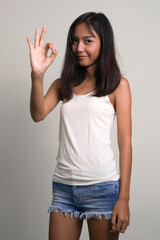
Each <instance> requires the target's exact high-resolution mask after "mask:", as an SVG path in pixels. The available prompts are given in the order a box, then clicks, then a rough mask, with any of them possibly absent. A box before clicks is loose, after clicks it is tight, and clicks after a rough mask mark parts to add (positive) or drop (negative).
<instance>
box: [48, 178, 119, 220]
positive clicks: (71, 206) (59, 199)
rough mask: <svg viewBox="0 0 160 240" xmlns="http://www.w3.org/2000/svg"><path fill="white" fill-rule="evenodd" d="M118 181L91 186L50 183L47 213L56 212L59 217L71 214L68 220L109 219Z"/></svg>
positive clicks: (117, 190)
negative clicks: (51, 196) (50, 200)
mask: <svg viewBox="0 0 160 240" xmlns="http://www.w3.org/2000/svg"><path fill="white" fill-rule="evenodd" d="M119 185H120V179H118V180H116V181H113V180H111V181H105V182H100V183H96V184H91V185H85V186H84V185H83V186H82V185H81V186H75V185H67V184H63V183H59V182H55V181H52V194H53V198H52V202H51V205H50V207H49V209H48V213H49V212H58V211H59V210H60V214H61V216H62V215H63V213H64V216H66V215H67V213H71V215H70V218H72V216H74V218H77V217H80V219H82V218H83V219H88V218H91V217H96V218H97V219H101V217H102V215H103V216H104V219H111V217H112V210H113V207H114V205H115V203H116V201H117V199H118V195H119Z"/></svg>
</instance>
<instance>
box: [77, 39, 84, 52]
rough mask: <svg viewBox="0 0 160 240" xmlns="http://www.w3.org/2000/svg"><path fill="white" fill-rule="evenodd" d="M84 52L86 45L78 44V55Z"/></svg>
mask: <svg viewBox="0 0 160 240" xmlns="http://www.w3.org/2000/svg"><path fill="white" fill-rule="evenodd" d="M83 51H84V44H83V42H79V43H78V44H77V53H80V52H83Z"/></svg>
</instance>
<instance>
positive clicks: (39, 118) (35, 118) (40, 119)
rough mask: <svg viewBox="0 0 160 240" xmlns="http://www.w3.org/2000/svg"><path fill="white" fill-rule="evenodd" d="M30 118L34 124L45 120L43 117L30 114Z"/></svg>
mask: <svg viewBox="0 0 160 240" xmlns="http://www.w3.org/2000/svg"><path fill="white" fill-rule="evenodd" d="M31 117H32V120H33V121H34V122H36V123H38V122H41V121H43V120H44V119H45V117H44V116H33V115H32V114H31Z"/></svg>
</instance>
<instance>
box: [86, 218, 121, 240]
mask: <svg viewBox="0 0 160 240" xmlns="http://www.w3.org/2000/svg"><path fill="white" fill-rule="evenodd" d="M87 225H88V232H89V237H90V238H89V239H90V240H97V239H98V240H118V239H119V232H110V229H111V220H106V219H104V218H103V216H102V219H96V218H90V219H87Z"/></svg>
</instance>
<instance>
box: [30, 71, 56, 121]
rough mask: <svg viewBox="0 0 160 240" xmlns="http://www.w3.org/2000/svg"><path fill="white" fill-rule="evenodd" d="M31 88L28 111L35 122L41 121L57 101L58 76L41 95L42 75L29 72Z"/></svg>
mask: <svg viewBox="0 0 160 240" xmlns="http://www.w3.org/2000/svg"><path fill="white" fill-rule="evenodd" d="M31 79H32V89H31V98H30V113H31V117H32V119H33V120H34V121H35V122H39V121H42V120H44V119H45V118H46V116H47V115H48V114H49V113H50V112H51V111H52V110H53V109H54V108H55V107H56V106H57V104H58V103H59V101H60V99H59V92H60V90H61V82H60V78H58V79H56V80H55V81H54V82H53V83H52V84H51V86H50V88H49V89H48V91H47V93H46V95H45V96H43V76H41V75H38V76H37V75H36V76H35V75H34V74H33V73H31Z"/></svg>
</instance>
